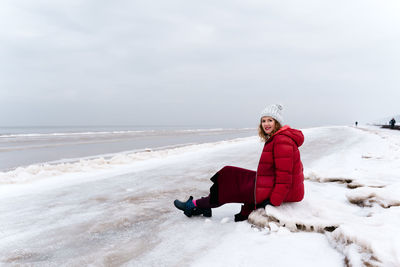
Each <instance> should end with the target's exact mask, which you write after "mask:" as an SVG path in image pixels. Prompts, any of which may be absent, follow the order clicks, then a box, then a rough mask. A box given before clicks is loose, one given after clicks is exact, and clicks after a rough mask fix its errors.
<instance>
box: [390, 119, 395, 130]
mask: <svg viewBox="0 0 400 267" xmlns="http://www.w3.org/2000/svg"><path fill="white" fill-rule="evenodd" d="M389 124H390V129H394V125H395V124H396V120H395V119H394V118H392V119H391V120H390V121H389Z"/></svg>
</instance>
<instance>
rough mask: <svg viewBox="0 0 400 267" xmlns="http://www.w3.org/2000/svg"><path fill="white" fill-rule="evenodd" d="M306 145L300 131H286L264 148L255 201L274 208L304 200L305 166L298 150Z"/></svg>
mask: <svg viewBox="0 0 400 267" xmlns="http://www.w3.org/2000/svg"><path fill="white" fill-rule="evenodd" d="M303 142H304V136H303V133H302V132H301V131H299V130H295V129H292V128H290V127H289V126H284V127H282V128H281V129H280V130H279V131H278V132H276V133H275V134H274V135H273V136H271V137H270V139H268V141H267V142H266V143H265V145H264V149H263V151H262V154H261V158H260V162H259V164H258V168H257V175H256V183H255V190H254V194H255V196H254V198H255V199H256V203H261V202H262V201H264V200H266V199H269V200H270V202H271V203H272V205H274V206H279V205H281V204H282V202H298V201H301V200H302V199H303V197H304V183H303V182H304V175H303V164H302V163H301V160H300V152H299V149H298V147H299V146H301V145H302V144H303Z"/></svg>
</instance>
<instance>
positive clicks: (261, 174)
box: [174, 104, 304, 221]
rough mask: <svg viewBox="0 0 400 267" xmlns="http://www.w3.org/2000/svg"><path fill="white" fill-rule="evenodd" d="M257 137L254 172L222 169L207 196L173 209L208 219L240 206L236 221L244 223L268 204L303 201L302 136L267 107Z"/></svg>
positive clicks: (274, 109) (177, 203) (279, 108)
mask: <svg viewBox="0 0 400 267" xmlns="http://www.w3.org/2000/svg"><path fill="white" fill-rule="evenodd" d="M260 117H261V119H260V124H259V129H258V134H259V136H260V137H261V139H262V140H263V141H264V142H265V145H264V148H263V151H262V153H261V158H260V161H259V163H258V167H257V172H255V171H252V170H247V169H242V168H238V167H232V166H225V167H223V168H222V169H221V170H220V171H218V172H217V173H216V174H215V175H214V176H213V177H212V178H211V181H212V182H213V183H214V184H213V185H212V186H211V188H210V194H209V195H208V196H207V197H203V198H200V199H197V200H193V197H192V196H190V197H189V199H188V200H187V201H186V202H181V201H179V200H175V201H174V205H175V207H176V208H178V209H180V210H182V211H183V212H184V214H185V215H186V216H188V217H191V216H192V215H203V216H205V217H211V215H212V211H211V209H212V208H216V207H219V206H221V205H223V204H226V203H243V205H242V209H241V211H240V213H238V214H236V215H235V221H243V220H246V219H247V218H248V216H249V214H250V213H251V212H252V211H253V210H255V209H257V208H260V207H265V205H267V204H270V205H273V206H279V205H281V204H282V203H283V202H298V201H301V200H302V199H303V197H304V184H303V181H304V176H303V164H302V162H301V159H300V152H299V149H298V147H300V146H301V145H302V144H303V142H304V136H303V133H302V132H301V131H299V130H295V129H292V128H290V127H289V126H287V125H285V126H283V127H282V125H283V117H282V106H281V105H276V104H275V105H270V106H268V107H267V108H265V109H264V110H263V112H262V113H261V116H260Z"/></svg>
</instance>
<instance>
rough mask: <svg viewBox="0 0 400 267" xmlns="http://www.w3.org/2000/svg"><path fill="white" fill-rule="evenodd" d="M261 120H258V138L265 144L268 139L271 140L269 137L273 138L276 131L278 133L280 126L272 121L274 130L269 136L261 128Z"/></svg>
mask: <svg viewBox="0 0 400 267" xmlns="http://www.w3.org/2000/svg"><path fill="white" fill-rule="evenodd" d="M261 119H262V118H261ZM261 119H260V124H259V125H258V136H259V137H260V138H261V140H262V141H263V142H267V141H268V139H269V138H271V136H273V135H274V134H275V133H276V132H277V131H279V130H280V129H281V128H282V125H281V124H280V123H279V122H278V121H277V120H275V119H273V120H274V121H275V129H274V130H273V131H272V132H271V134H266V133H265V132H264V129H263V127H262V124H261Z"/></svg>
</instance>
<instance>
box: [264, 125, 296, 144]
mask: <svg viewBox="0 0 400 267" xmlns="http://www.w3.org/2000/svg"><path fill="white" fill-rule="evenodd" d="M280 134H282V135H286V136H287V137H290V138H291V139H292V140H293V141H294V142H295V143H296V145H297V146H298V147H299V146H301V145H302V144H303V143H304V135H303V133H302V132H301V131H300V130H296V129H292V128H290V126H289V125H285V126H283V127H282V128H281V129H279V131H277V132H276V133H275V134H274V135H273V136H272V137H274V136H276V135H280Z"/></svg>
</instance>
